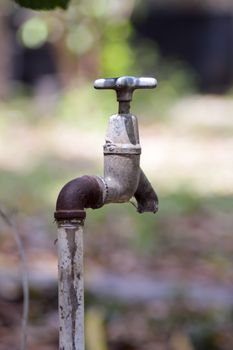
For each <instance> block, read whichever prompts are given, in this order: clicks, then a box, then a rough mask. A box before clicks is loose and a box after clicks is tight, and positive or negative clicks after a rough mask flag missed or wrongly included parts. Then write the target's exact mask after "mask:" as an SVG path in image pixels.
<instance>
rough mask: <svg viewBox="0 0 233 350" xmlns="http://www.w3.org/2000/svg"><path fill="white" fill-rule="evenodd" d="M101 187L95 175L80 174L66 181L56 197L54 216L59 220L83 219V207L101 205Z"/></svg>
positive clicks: (84, 214) (84, 215)
mask: <svg viewBox="0 0 233 350" xmlns="http://www.w3.org/2000/svg"><path fill="white" fill-rule="evenodd" d="M102 198H103V194H102V188H101V186H100V183H99V181H98V178H97V177H95V176H81V177H79V178H77V179H74V180H72V181H70V182H68V183H67V184H66V185H65V186H64V187H63V188H62V189H61V191H60V193H59V196H58V198H57V204H56V211H55V213H54V217H55V219H56V220H57V221H59V220H72V219H85V217H86V213H85V211H84V209H85V208H93V209H96V208H99V207H101V206H102V205H103V200H102Z"/></svg>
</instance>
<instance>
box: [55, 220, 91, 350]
mask: <svg viewBox="0 0 233 350" xmlns="http://www.w3.org/2000/svg"><path fill="white" fill-rule="evenodd" d="M58 293H59V294H58V299H59V300H58V303H59V349H60V350H84V346H85V344H84V283H83V222H82V221H79V220H71V221H60V222H58Z"/></svg>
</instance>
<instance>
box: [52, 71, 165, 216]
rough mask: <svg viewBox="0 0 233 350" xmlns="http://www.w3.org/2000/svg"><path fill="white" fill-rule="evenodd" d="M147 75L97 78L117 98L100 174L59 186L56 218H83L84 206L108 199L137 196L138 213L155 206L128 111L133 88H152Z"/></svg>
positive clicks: (116, 200) (133, 120)
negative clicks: (141, 166)
mask: <svg viewBox="0 0 233 350" xmlns="http://www.w3.org/2000/svg"><path fill="white" fill-rule="evenodd" d="M156 85H157V81H156V79H154V78H149V77H140V78H138V77H131V76H123V77H119V78H108V79H97V80H96V81H95V82H94V87H95V88H96V89H113V90H115V91H116V96H117V101H118V102H119V109H118V113H117V114H114V115H112V116H110V118H109V123H108V129H107V134H106V138H105V145H104V174H103V176H82V177H80V178H78V179H75V180H72V181H70V182H69V183H68V184H66V185H65V186H64V187H63V189H62V190H61V192H60V194H59V196H58V200H57V208H56V212H55V218H56V220H64V219H72V218H84V217H85V211H84V209H85V208H93V209H96V208H99V207H101V206H103V205H104V204H107V203H123V202H128V201H130V199H131V198H132V197H134V198H135V199H136V202H137V204H136V207H137V211H138V212H139V213H143V212H153V213H155V212H156V211H157V210H158V197H157V195H156V193H155V191H154V190H153V188H152V186H151V184H150V182H149V180H148V179H147V177H146V176H145V174H144V173H143V171H142V170H141V168H140V154H141V146H140V142H139V132H138V122H137V117H136V116H135V115H133V114H131V113H130V102H131V101H132V97H133V92H134V91H135V90H136V89H151V88H155V87H156Z"/></svg>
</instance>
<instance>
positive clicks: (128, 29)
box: [0, 0, 233, 350]
mask: <svg viewBox="0 0 233 350" xmlns="http://www.w3.org/2000/svg"><path fill="white" fill-rule="evenodd" d="M0 52H1V55H0V194H1V196H0V217H1V218H0V243H1V245H0V349H1V350H8V349H12V350H13V349H15V350H18V349H19V339H20V333H21V328H20V327H21V319H22V316H21V315H22V302H23V293H22V286H21V284H22V283H21V280H22V278H21V269H20V264H21V263H20V254H19V252H18V249H17V244H16V242H15V231H16V230H17V232H18V234H19V236H20V238H21V241H22V244H23V246H24V249H25V254H26V259H27V269H28V274H29V286H30V312H29V326H28V349H30V350H55V349H57V348H58V319H57V252H56V225H55V224H54V222H53V211H54V207H55V202H56V198H57V195H58V192H59V191H60V189H61V187H62V186H63V185H64V184H65V183H66V182H67V181H69V180H70V179H73V178H75V177H78V176H80V175H84V174H100V175H101V174H102V168H103V166H102V160H103V155H102V145H103V144H104V137H105V130H106V127H107V121H108V117H109V116H110V115H111V114H114V113H115V112H116V111H117V104H116V98H115V95H114V92H111V91H105V92H102V91H94V89H93V81H94V80H95V79H96V78H99V77H112V76H114V77H115V76H121V75H148V76H154V77H156V78H157V79H158V82H159V84H158V87H157V89H156V90H152V91H147V90H145V91H138V92H136V93H135V95H134V101H133V104H132V112H133V113H135V114H136V115H137V116H138V119H139V128H140V129H139V130H140V138H141V145H142V151H143V152H142V157H141V164H142V168H143V169H144V170H145V173H146V174H147V175H148V177H149V179H150V180H151V182H152V184H153V186H154V188H155V189H156V191H157V193H158V195H159V199H160V209H159V212H158V213H157V214H156V215H155V216H154V215H152V214H143V215H139V214H137V213H136V210H135V208H134V207H133V206H132V205H131V204H130V203H129V204H122V205H116V204H115V205H108V206H105V207H103V208H101V209H98V210H96V211H93V210H88V212H87V220H86V224H85V279H86V281H85V283H86V291H85V293H86V296H85V299H86V334H87V344H86V347H87V350H139V349H140V350H153V349H156V350H232V349H233V293H232V292H233V284H232V281H233V260H232V254H233V238H232V233H233V232H232V228H233V216H232V209H233V201H232V199H233V191H232V184H233V159H232V153H233V138H232V135H233V99H232V97H233V90H232V86H233V5H232V2H231V0H224V1H221V3H220V2H219V1H215V0H202V1H199V0H189V1H183V0H166V1H165V0H163V1H161V0H158V1H153V0H128V1H123V0H121V1H113V0H108V1H107V0H95V1H94V0H73V1H72V2H71V4H70V6H69V8H68V10H67V11H61V10H56V11H52V12H33V11H29V10H25V9H22V8H19V7H18V6H16V5H14V4H13V3H12V2H11V1H10V0H5V1H4V0H2V1H1V3H0Z"/></svg>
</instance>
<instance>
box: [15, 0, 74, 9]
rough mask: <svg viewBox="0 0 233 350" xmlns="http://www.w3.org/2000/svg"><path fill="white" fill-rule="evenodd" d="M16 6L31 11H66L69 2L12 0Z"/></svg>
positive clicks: (60, 0)
mask: <svg viewBox="0 0 233 350" xmlns="http://www.w3.org/2000/svg"><path fill="white" fill-rule="evenodd" d="M14 1H15V2H16V3H17V4H18V5H20V6H22V7H26V8H29V9H32V10H53V9H55V8H57V7H60V8H62V9H66V8H67V6H68V4H69V2H70V0H14Z"/></svg>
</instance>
